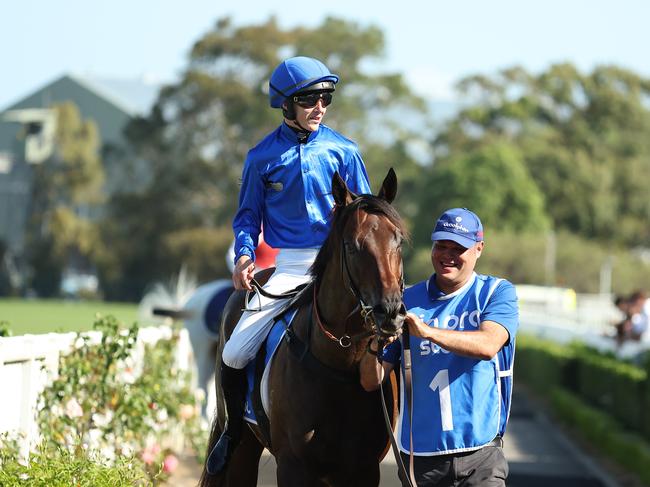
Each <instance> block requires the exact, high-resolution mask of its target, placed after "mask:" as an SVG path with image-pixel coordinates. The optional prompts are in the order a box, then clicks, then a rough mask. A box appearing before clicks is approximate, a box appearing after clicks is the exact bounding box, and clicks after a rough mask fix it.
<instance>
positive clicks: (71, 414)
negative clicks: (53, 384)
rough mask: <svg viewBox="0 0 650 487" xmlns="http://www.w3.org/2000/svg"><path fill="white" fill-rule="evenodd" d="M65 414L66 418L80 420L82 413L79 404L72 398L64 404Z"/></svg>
mask: <svg viewBox="0 0 650 487" xmlns="http://www.w3.org/2000/svg"><path fill="white" fill-rule="evenodd" d="M65 414H66V416H67V417H68V418H80V417H81V416H83V415H84V411H83V409H81V404H79V403H78V402H77V400H76V399H75V398H74V397H73V398H72V399H70V400H69V401H68V402H67V403H65Z"/></svg>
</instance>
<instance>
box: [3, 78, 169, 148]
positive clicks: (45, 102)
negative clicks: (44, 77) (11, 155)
mask: <svg viewBox="0 0 650 487" xmlns="http://www.w3.org/2000/svg"><path fill="white" fill-rule="evenodd" d="M158 90H159V86H158V85H155V84H152V83H145V82H143V81H139V80H117V79H106V78H97V77H91V76H80V75H74V74H64V75H63V76H60V77H59V78H56V79H55V80H53V81H51V82H49V83H47V84H46V85H45V86H43V87H42V88H39V89H37V90H35V91H34V92H33V93H32V94H30V95H27V96H25V97H23V98H21V99H20V100H18V101H17V102H15V103H13V104H11V105H10V106H8V107H7V108H6V109H5V110H4V111H3V112H2V113H4V112H5V111H9V110H20V109H26V108H49V107H51V106H52V105H53V104H55V103H63V102H66V101H71V102H73V103H74V104H75V105H77V107H78V108H79V110H80V112H81V115H82V116H83V117H84V118H90V119H93V120H94V121H95V123H96V124H97V126H98V128H99V131H100V135H101V138H102V142H103V143H108V144H114V145H122V143H123V135H122V131H123V129H124V126H125V125H126V123H127V122H128V120H129V119H131V118H132V117H134V116H136V115H146V114H147V113H148V111H149V110H150V108H151V107H152V105H153V103H154V102H155V99H156V97H157V95H158ZM1 115H2V114H1V113H0V151H3V150H11V147H10V146H8V145H7V144H8V142H9V141H12V140H13V139H14V137H15V133H16V124H12V123H9V124H8V123H3V121H2V119H1V118H2V116H1Z"/></svg>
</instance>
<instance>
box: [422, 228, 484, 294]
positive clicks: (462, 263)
mask: <svg viewBox="0 0 650 487" xmlns="http://www.w3.org/2000/svg"><path fill="white" fill-rule="evenodd" d="M482 251H483V242H477V243H476V244H475V245H474V246H472V247H470V248H468V249H466V248H465V247H463V246H462V245H460V244H457V243H456V242H454V241H453V240H437V241H435V242H434V243H433V248H432V249H431V263H432V264H433V268H434V270H435V271H436V284H437V285H438V287H439V288H440V290H441V291H442V292H444V293H445V294H449V293H451V292H454V291H456V290H458V289H460V288H461V287H463V285H464V284H465V283H466V282H467V281H468V279H469V278H470V276H471V275H472V272H473V271H474V267H475V266H476V261H477V260H478V258H479V257H480V256H481V252H482Z"/></svg>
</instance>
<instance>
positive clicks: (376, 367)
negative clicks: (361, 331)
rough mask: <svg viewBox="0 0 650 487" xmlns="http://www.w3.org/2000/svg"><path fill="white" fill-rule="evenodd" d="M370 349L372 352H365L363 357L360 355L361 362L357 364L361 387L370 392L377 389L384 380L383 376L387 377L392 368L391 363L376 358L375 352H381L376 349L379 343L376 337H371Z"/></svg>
mask: <svg viewBox="0 0 650 487" xmlns="http://www.w3.org/2000/svg"><path fill="white" fill-rule="evenodd" d="M369 347H370V350H372V353H368V352H366V353H365V354H364V355H363V357H361V363H360V364H359V375H360V379H361V387H363V389H364V390H366V391H368V392H371V391H375V390H377V389H379V386H380V385H381V383H382V382H384V378H385V377H388V374H390V371H391V370H393V364H392V363H390V362H382V363H381V364H380V363H379V361H378V360H377V355H376V354H375V352H377V353H381V350H379V349H378V347H379V344H378V342H377V338H373V339H372V340H371V341H370V345H369Z"/></svg>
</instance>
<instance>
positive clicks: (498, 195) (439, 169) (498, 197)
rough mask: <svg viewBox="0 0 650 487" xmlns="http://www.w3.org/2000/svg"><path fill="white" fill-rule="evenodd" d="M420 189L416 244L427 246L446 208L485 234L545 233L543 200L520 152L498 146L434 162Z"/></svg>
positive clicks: (503, 145)
mask: <svg viewBox="0 0 650 487" xmlns="http://www.w3.org/2000/svg"><path fill="white" fill-rule="evenodd" d="M429 174H430V175H429V176H428V177H424V178H422V180H423V182H424V184H423V185H422V186H421V187H420V191H419V192H418V193H419V198H420V202H421V203H420V214H419V215H418V217H417V220H418V221H419V222H426V223H424V224H422V225H418V227H417V229H418V231H417V232H416V235H415V237H416V241H417V242H421V243H424V242H427V245H428V242H429V235H430V233H431V229H432V227H433V224H434V222H435V220H436V218H437V217H438V215H440V214H441V213H442V212H443V211H444V210H445V209H447V208H453V207H466V208H469V209H471V210H473V211H475V212H476V213H477V214H478V215H479V216H480V218H481V221H482V222H483V224H484V226H485V227H486V229H490V228H492V229H495V230H499V231H508V230H510V231H522V232H527V231H528V232H529V231H534V232H544V231H545V230H547V229H548V228H549V219H548V217H547V215H546V213H545V211H544V197H543V195H542V194H541V192H540V191H539V189H538V187H537V185H536V184H535V182H534V181H533V179H532V178H531V176H530V174H529V173H528V170H527V168H526V166H525V164H524V161H523V157H522V155H521V153H520V152H519V151H518V150H517V148H516V147H514V146H513V145H511V144H507V143H503V142H499V143H494V144H491V145H485V146H483V147H479V148H476V149H474V150H472V151H470V152H467V153H454V154H453V155H451V156H450V157H449V158H447V159H444V160H441V161H439V162H438V163H436V164H435V165H434V166H433V167H432V168H431V170H430V173H429Z"/></svg>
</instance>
